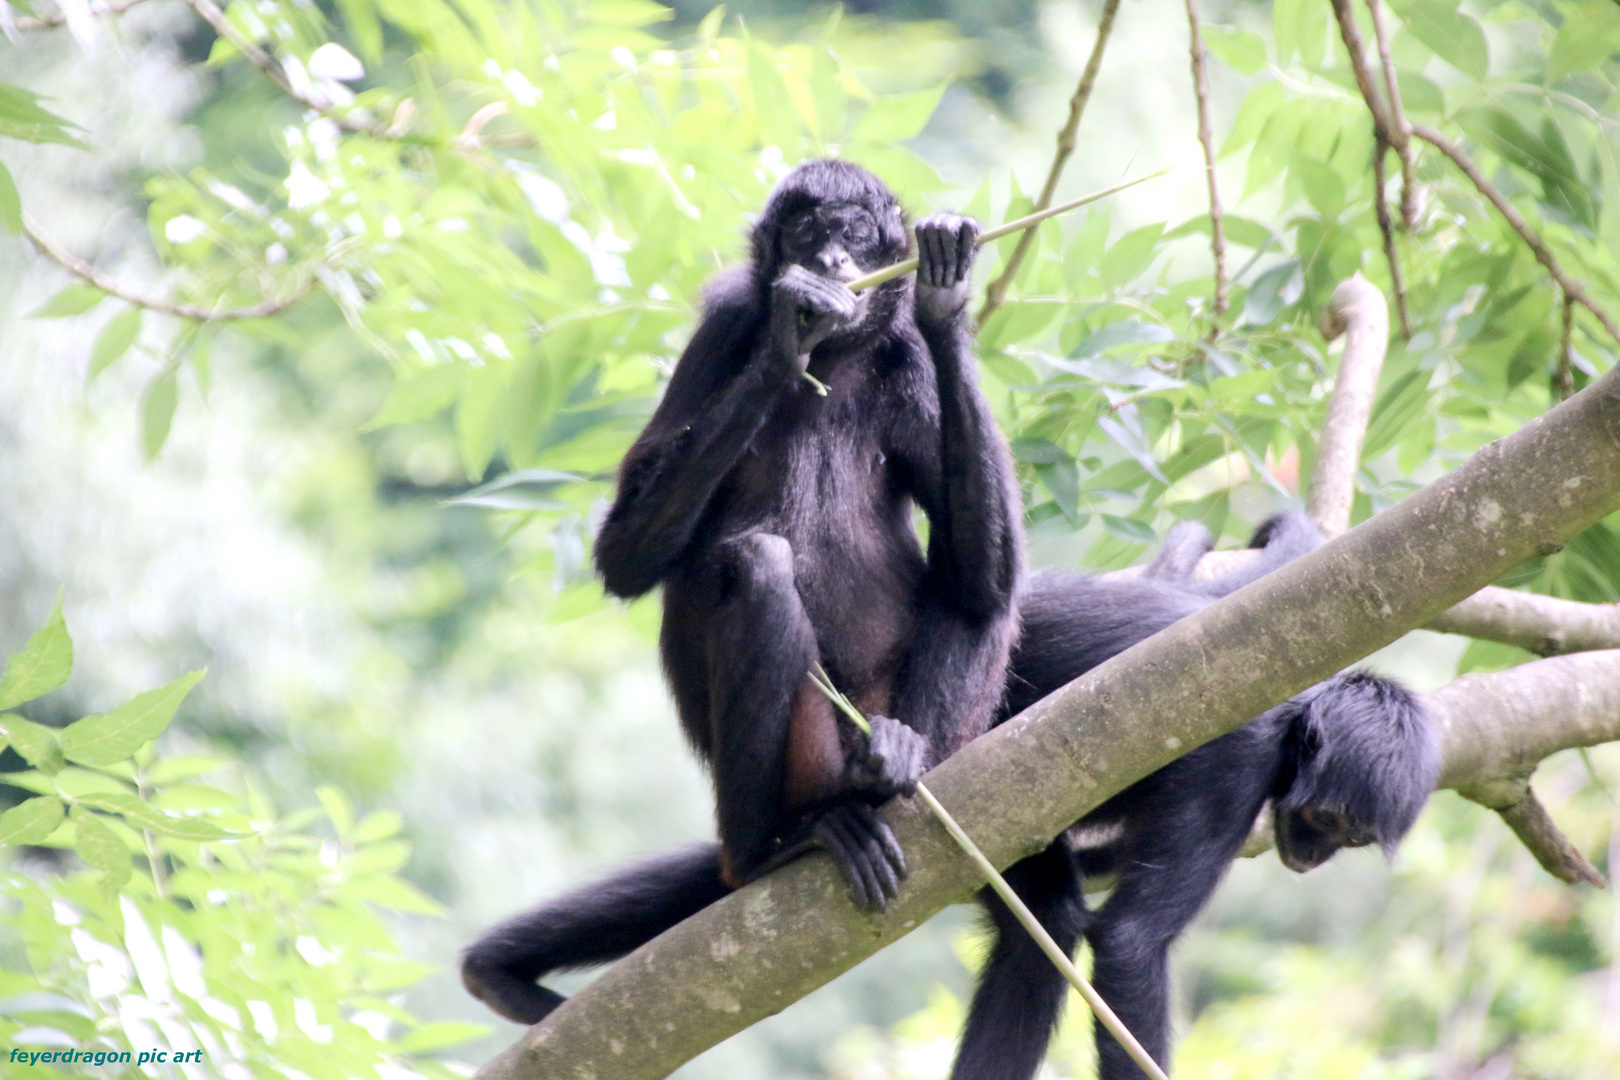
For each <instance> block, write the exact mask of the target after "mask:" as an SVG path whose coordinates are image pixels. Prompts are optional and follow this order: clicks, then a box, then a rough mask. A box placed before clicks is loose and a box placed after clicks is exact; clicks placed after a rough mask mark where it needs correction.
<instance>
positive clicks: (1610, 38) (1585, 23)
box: [1547, 0, 1620, 82]
mask: <svg viewBox="0 0 1620 1080" xmlns="http://www.w3.org/2000/svg"><path fill="white" fill-rule="evenodd" d="M1563 10H1564V11H1565V12H1566V14H1565V15H1564V25H1562V26H1560V27H1559V28H1558V36H1557V37H1556V38H1554V39H1553V43H1552V49H1551V50H1550V51H1549V52H1548V54H1547V81H1548V82H1557V81H1558V80H1559V79H1562V78H1564V77H1565V76H1568V75H1573V74H1575V73H1576V72H1577V71H1587V70H1590V69H1592V68H1595V67H1599V66H1600V65H1602V64H1603V62H1604V61H1606V60H1608V59H1609V57H1610V56H1612V55H1614V53H1615V52H1617V51H1620V7H1617V6H1616V5H1615V4H1614V3H1612V2H1611V0H1588V2H1587V3H1584V4H1573V5H1570V6H1569V7H1566V8H1564V9H1563Z"/></svg>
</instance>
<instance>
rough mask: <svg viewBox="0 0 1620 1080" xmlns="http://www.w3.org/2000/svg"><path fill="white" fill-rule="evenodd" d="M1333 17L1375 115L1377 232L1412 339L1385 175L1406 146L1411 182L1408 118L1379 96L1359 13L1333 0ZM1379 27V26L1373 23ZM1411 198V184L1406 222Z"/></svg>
mask: <svg viewBox="0 0 1620 1080" xmlns="http://www.w3.org/2000/svg"><path fill="white" fill-rule="evenodd" d="M1333 15H1334V17H1335V18H1336V19H1337V20H1338V23H1339V38H1340V40H1342V41H1343V42H1344V48H1345V51H1346V52H1347V53H1349V54H1350V70H1351V71H1352V72H1354V73H1355V77H1356V89H1357V90H1359V91H1360V92H1361V100H1362V101H1363V102H1365V103H1366V106H1367V111H1368V112H1369V113H1370V114H1371V115H1372V122H1373V148H1374V149H1373V160H1372V167H1373V212H1374V213H1375V214H1376V215H1377V217H1378V231H1379V233H1380V234H1381V235H1382V237H1383V242H1384V258H1385V260H1386V261H1387V262H1388V263H1389V280H1390V288H1391V290H1392V291H1393V292H1394V293H1395V311H1396V313H1397V315H1399V317H1400V323H1401V337H1403V338H1410V337H1411V336H1412V320H1411V318H1410V317H1409V316H1408V315H1407V312H1406V285H1405V283H1404V282H1403V281H1402V279H1401V264H1400V259H1399V258H1398V257H1397V255H1396V251H1395V227H1394V223H1393V222H1392V221H1391V220H1390V216H1389V196H1388V195H1387V194H1386V193H1385V191H1384V186H1385V182H1386V177H1385V175H1384V154H1385V152H1386V151H1388V150H1389V149H1390V148H1391V147H1400V146H1404V147H1406V149H1405V150H1404V151H1399V150H1398V151H1397V152H1399V153H1401V154H1402V158H1401V177H1402V179H1403V181H1409V179H1410V170H1409V168H1408V158H1409V157H1410V155H1411V148H1410V142H1411V139H1410V136H1409V135H1408V133H1407V126H1406V121H1405V118H1404V117H1402V118H1401V119H1400V120H1396V119H1395V118H1394V114H1395V113H1396V112H1397V110H1398V106H1396V105H1394V104H1386V103H1385V102H1384V101H1383V99H1381V98H1380V97H1379V96H1378V87H1377V86H1376V84H1375V83H1374V80H1373V71H1372V68H1371V67H1370V66H1369V65H1368V63H1367V46H1366V44H1365V43H1364V42H1363V41H1362V39H1361V28H1360V27H1359V26H1357V25H1356V13H1355V12H1354V11H1353V10H1352V9H1351V7H1350V0H1333ZM1374 25H1375V27H1376V25H1377V24H1376V23H1375V24H1374ZM1379 50H1380V51H1379V56H1380V58H1387V57H1386V54H1387V52H1388V49H1387V48H1386V47H1385V46H1384V44H1383V41H1382V39H1380V42H1379ZM1394 77H1395V76H1394V69H1393V68H1389V67H1386V68H1385V69H1384V82H1385V84H1386V88H1391V89H1392V94H1393V96H1392V99H1391V100H1392V102H1395V101H1399V100H1400V98H1399V93H1400V91H1399V89H1396V88H1394V86H1395V84H1394V82H1393V80H1394ZM1409 197H1410V185H1409V183H1408V184H1406V185H1405V186H1403V187H1402V189H1401V213H1402V217H1403V220H1404V218H1405V215H1406V212H1407V209H1408V206H1407V204H1408V200H1409Z"/></svg>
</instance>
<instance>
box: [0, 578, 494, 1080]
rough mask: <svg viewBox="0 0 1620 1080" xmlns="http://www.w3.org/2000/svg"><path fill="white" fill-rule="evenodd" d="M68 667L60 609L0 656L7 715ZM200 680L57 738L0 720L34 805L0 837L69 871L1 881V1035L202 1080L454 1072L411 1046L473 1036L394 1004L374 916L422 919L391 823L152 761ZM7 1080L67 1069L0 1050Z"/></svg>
mask: <svg viewBox="0 0 1620 1080" xmlns="http://www.w3.org/2000/svg"><path fill="white" fill-rule="evenodd" d="M71 655H72V643H71V641H70V640H69V637H68V633H67V630H66V628H65V626H64V624H63V621H62V613H61V608H60V607H58V608H57V610H56V611H54V612H53V613H52V615H51V619H50V621H49V622H47V623H46V625H45V626H44V627H43V628H42V629H41V630H40V631H39V632H38V633H36V634H35V635H34V637H33V638H32V639H31V640H30V641H29V643H28V647H27V648H26V649H24V650H23V651H22V652H21V653H18V654H16V655H15V656H13V657H11V659H10V661H9V662H8V664H7V667H6V673H7V674H6V680H5V684H4V685H5V687H6V695H5V701H6V703H7V706H8V707H10V706H14V705H18V704H23V703H24V702H26V701H27V700H29V699H31V698H33V697H36V696H38V695H40V694H44V693H49V692H50V691H51V690H53V689H55V688H56V687H57V686H59V685H60V684H61V682H62V681H63V680H64V679H66V677H67V674H68V668H69V667H70V665H71ZM201 678H202V672H193V673H191V674H190V675H185V676H182V677H181V678H179V679H177V680H175V681H174V682H172V683H170V684H169V685H168V686H165V687H161V688H159V689H156V690H151V691H148V692H146V693H143V694H137V695H136V696H135V697H134V698H132V699H130V700H129V701H128V702H126V703H125V704H123V705H121V706H119V707H118V708H116V709H113V710H111V711H109V712H107V713H105V714H102V715H99V716H87V717H84V718H83V719H81V720H77V721H75V722H74V723H71V724H69V725H68V726H67V727H65V728H62V729H61V730H56V729H53V728H49V727H44V726H42V725H40V724H35V723H32V722H30V721H28V720H25V719H23V718H22V717H20V716H18V715H16V714H15V713H4V714H0V735H3V736H4V738H5V740H6V741H7V742H8V743H9V744H10V746H11V748H12V749H14V750H16V751H17V752H18V753H19V754H21V755H22V757H23V758H24V759H25V760H26V761H27V763H28V764H29V765H30V766H31V768H29V769H27V770H25V771H23V772H19V773H9V774H7V776H6V780H7V782H8V783H10V784H12V785H14V786H17V787H21V788H24V789H25V790H29V791H33V792H35V793H36V794H35V795H34V796H33V797H32V798H29V799H27V800H25V801H23V802H21V803H19V804H18V805H16V806H14V807H12V808H11V809H10V810H7V811H6V812H5V813H4V814H0V845H6V846H13V847H15V846H17V845H30V846H33V847H34V848H36V849H43V851H51V852H59V853H61V855H62V857H63V858H64V859H65V858H66V857H67V856H68V853H72V854H73V855H76V856H77V857H78V860H79V861H80V862H81V863H82V864H83V866H84V867H85V869H83V870H81V871H78V872H74V873H69V874H67V875H65V876H53V877H49V878H42V877H37V876H35V875H31V874H28V873H25V872H22V871H21V869H20V868H19V869H15V870H12V871H10V872H6V873H3V874H0V898H3V899H0V1040H3V1041H4V1042H5V1043H6V1045H7V1047H8V1051H9V1049H10V1048H11V1047H16V1048H19V1049H21V1050H26V1051H34V1052H48V1051H53V1050H60V1049H65V1048H68V1049H75V1050H78V1051H83V1052H88V1053H98V1052H100V1053H121V1052H126V1051H127V1052H130V1053H131V1054H132V1055H135V1058H134V1059H133V1060H138V1056H139V1055H140V1054H141V1053H142V1052H143V1051H148V1052H149V1051H154V1050H162V1051H164V1052H165V1053H168V1054H170V1055H173V1054H177V1053H191V1052H194V1051H201V1052H202V1053H201V1056H200V1058H199V1059H198V1062H199V1064H200V1065H201V1066H202V1070H201V1071H202V1074H205V1075H252V1076H257V1077H266V1078H268V1077H283V1076H289V1075H302V1076H309V1077H326V1078H330V1080H349V1078H353V1077H375V1078H383V1077H406V1076H421V1077H450V1076H453V1075H457V1074H456V1073H455V1072H453V1071H452V1070H450V1069H449V1068H447V1067H446V1066H444V1065H442V1064H440V1063H439V1062H437V1061H435V1060H434V1059H433V1058H431V1057H429V1056H425V1055H430V1054H432V1053H433V1052H434V1051H437V1050H439V1049H441V1048H443V1047H445V1046H449V1045H452V1044H454V1043H457V1042H461V1041H463V1040H465V1039H467V1038H469V1037H471V1036H473V1035H477V1034H479V1033H480V1032H481V1031H482V1030H483V1029H482V1028H481V1027H479V1026H478V1025H473V1024H462V1023H448V1022H440V1023H421V1022H419V1021H418V1020H416V1019H415V1018H414V1017H412V1016H411V1015H410V1014H409V1013H407V1012H406V1011H405V1010H404V1009H402V1008H401V1007H400V1003H399V997H398V995H399V992H400V991H401V990H402V989H404V988H405V987H406V986H409V985H410V984H411V983H413V982H415V981H416V980H417V979H419V978H420V977H421V976H422V975H423V974H425V973H426V971H427V970H428V969H427V968H426V967H425V966H424V965H421V964H413V963H408V962H406V961H404V960H401V959H400V958H399V957H398V953H397V949H396V948H395V946H394V943H393V941H392V939H391V937H390V935H389V932H388V930H387V929H386V927H385V925H384V922H383V920H382V919H381V918H380V913H381V912H383V911H393V912H404V913H410V914H414V915H434V914H438V912H439V909H438V905H436V904H435V903H434V902H433V901H431V900H429V899H428V898H427V897H426V896H424V895H422V893H420V892H419V891H417V890H416V889H415V888H414V887H412V886H411V885H409V884H407V883H406V882H404V881H403V880H401V879H400V878H399V877H398V876H396V874H397V871H398V870H399V869H400V867H402V866H403V865H404V863H405V859H406V857H407V855H408V849H407V847H406V846H405V844H404V843H403V842H402V841H401V840H399V838H398V833H399V829H400V819H399V816H398V815H397V814H394V813H390V812H386V811H385V812H377V813H373V814H370V815H368V816H366V817H364V818H361V819H360V820H358V821H357V820H355V815H354V811H353V809H352V808H351V807H350V804H349V801H348V799H347V798H346V797H345V796H344V795H343V794H342V793H341V792H340V791H338V790H337V789H335V788H324V789H322V791H321V802H322V807H321V808H320V809H311V810H305V811H301V812H299V813H295V814H291V815H286V816H282V815H278V814H277V813H276V811H275V809H274V808H273V807H272V806H271V805H270V804H269V803H268V802H267V801H266V800H265V799H264V797H263V796H261V795H259V794H257V793H255V792H254V791H253V790H252V789H251V787H247V788H239V789H238V790H230V789H228V788H222V787H216V786H213V785H212V784H210V783H208V782H207V781H206V778H207V777H208V776H210V775H211V774H220V773H229V772H231V771H233V769H232V766H231V763H230V762H229V761H228V760H226V759H221V758H214V757H202V756H183V757H165V756H162V755H160V754H158V753H156V752H155V751H154V750H153V747H152V741H153V740H154V739H156V738H157V737H158V736H159V735H161V734H162V732H163V730H164V728H165V727H166V726H167V725H168V723H169V721H170V719H171V718H172V717H173V715H174V712H175V709H176V707H177V706H179V704H180V702H181V701H182V699H183V698H184V697H185V695H186V693H187V691H189V690H190V689H191V688H192V687H193V686H194V685H196V683H197V682H198V680H200V679H201ZM148 1060H151V1059H148ZM169 1060H170V1061H173V1060H175V1059H174V1058H173V1057H172V1056H171V1057H170V1058H169ZM244 1070H245V1071H244ZM129 1073H130V1075H133V1074H134V1072H133V1070H129ZM6 1075H7V1076H16V1077H58V1076H72V1075H83V1074H82V1073H81V1072H79V1070H78V1069H74V1068H71V1067H70V1066H69V1065H68V1064H66V1063H61V1062H58V1063H49V1062H34V1063H18V1062H16V1061H14V1060H13V1061H9V1062H8V1064H7V1065H6ZM109 1075H111V1074H109ZM119 1075H123V1072H120V1073H119ZM165 1075H167V1073H165ZM188 1075H189V1073H188Z"/></svg>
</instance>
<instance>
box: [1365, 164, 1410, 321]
mask: <svg viewBox="0 0 1620 1080" xmlns="http://www.w3.org/2000/svg"><path fill="white" fill-rule="evenodd" d="M1373 142H1374V144H1375V145H1374V149H1373V214H1374V216H1375V217H1377V218H1378V232H1379V235H1380V236H1381V238H1382V239H1383V243H1384V261H1385V262H1387V263H1388V264H1389V284H1390V291H1391V292H1393V293H1394V294H1395V313H1396V315H1397V316H1398V317H1399V318H1400V321H1401V337H1402V339H1403V340H1407V341H1410V340H1411V338H1412V318H1411V316H1410V315H1408V314H1407V311H1406V281H1405V280H1404V279H1403V278H1402V276H1401V260H1400V257H1399V255H1398V254H1397V253H1396V250H1395V226H1394V222H1392V221H1391V220H1390V218H1389V196H1388V194H1387V193H1386V192H1385V191H1384V187H1385V184H1386V177H1385V175H1384V156H1385V154H1386V153H1387V152H1388V151H1389V143H1388V141H1387V140H1384V139H1374V140H1373Z"/></svg>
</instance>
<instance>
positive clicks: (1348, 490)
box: [1305, 270, 1389, 536]
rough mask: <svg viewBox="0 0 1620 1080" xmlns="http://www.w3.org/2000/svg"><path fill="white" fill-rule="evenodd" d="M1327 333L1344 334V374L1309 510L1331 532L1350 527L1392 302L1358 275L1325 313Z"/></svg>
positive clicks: (1322, 442) (1332, 401) (1342, 285)
mask: <svg viewBox="0 0 1620 1080" xmlns="http://www.w3.org/2000/svg"><path fill="white" fill-rule="evenodd" d="M1321 329H1322V335H1323V336H1324V337H1326V338H1327V339H1328V340H1329V341H1332V340H1333V339H1334V338H1336V337H1338V336H1339V335H1340V334H1343V335H1345V338H1344V351H1343V352H1342V353H1340V354H1339V374H1338V376H1337V377H1336V378H1335V379H1334V380H1333V395H1332V396H1331V397H1330V398H1329V399H1328V411H1327V420H1326V421H1325V422H1324V423H1323V424H1322V437H1321V438H1320V439H1319V440H1318V441H1317V444H1316V469H1315V471H1313V472H1312V474H1311V486H1310V494H1309V497H1308V498H1307V500H1306V502H1305V513H1306V514H1308V515H1309V516H1310V518H1311V520H1312V521H1314V522H1316V524H1317V527H1318V528H1320V529H1321V530H1322V532H1323V533H1325V534H1326V535H1328V536H1338V535H1339V534H1340V533H1342V532H1344V531H1345V530H1346V529H1348V528H1349V527H1350V509H1351V507H1352V506H1353V505H1354V504H1355V500H1356V473H1357V472H1358V471H1359V470H1360V468H1361V447H1362V444H1363V443H1364V442H1365V441H1366V438H1367V420H1368V419H1369V418H1370V417H1371V416H1372V407H1373V397H1374V395H1375V394H1376V393H1377V390H1378V373H1379V372H1380V371H1382V370H1383V369H1384V354H1385V353H1386V352H1388V350H1389V305H1388V304H1387V303H1385V302H1384V294H1383V293H1381V292H1379V291H1378V288H1377V287H1376V286H1375V285H1373V283H1372V282H1370V281H1368V280H1367V279H1366V278H1364V277H1362V276H1361V272H1360V271H1359V270H1358V271H1356V273H1355V274H1354V275H1352V276H1351V277H1349V278H1347V279H1345V280H1344V281H1341V282H1339V285H1338V287H1337V288H1336V289H1334V290H1333V296H1332V297H1331V298H1330V299H1329V300H1328V306H1327V310H1326V311H1324V312H1323V315H1322V328H1321Z"/></svg>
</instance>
